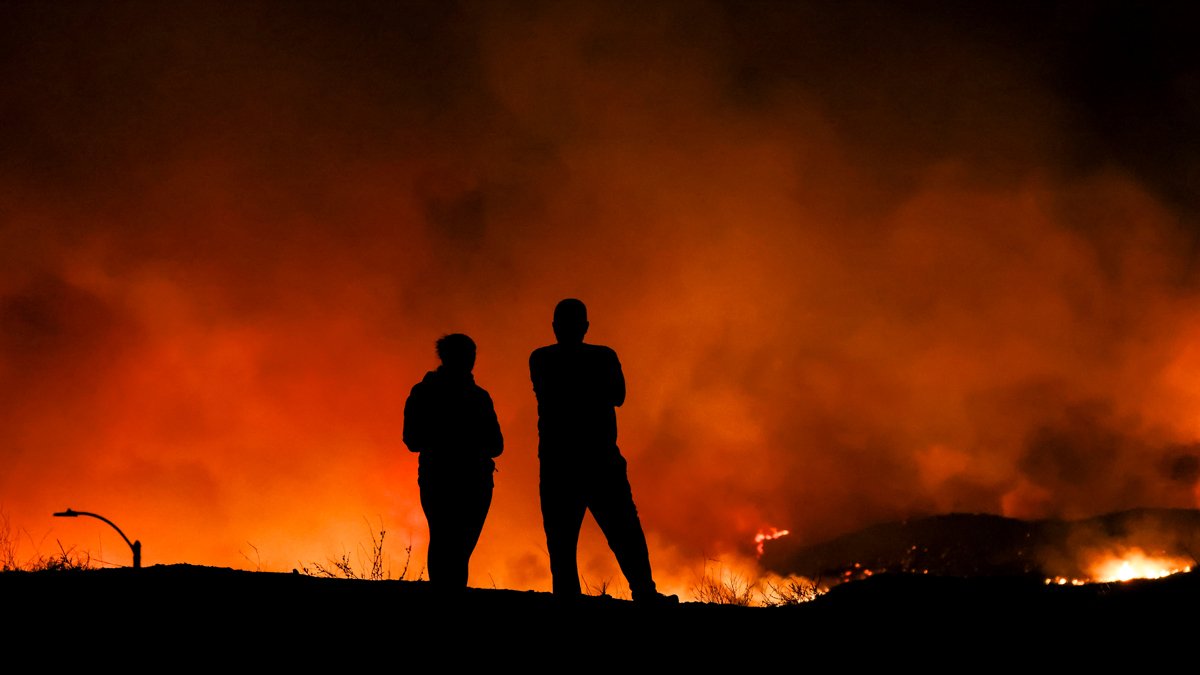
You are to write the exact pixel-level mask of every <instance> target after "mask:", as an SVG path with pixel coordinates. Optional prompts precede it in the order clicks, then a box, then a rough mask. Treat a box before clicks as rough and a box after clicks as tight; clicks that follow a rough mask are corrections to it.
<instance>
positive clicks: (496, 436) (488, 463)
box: [404, 335, 504, 590]
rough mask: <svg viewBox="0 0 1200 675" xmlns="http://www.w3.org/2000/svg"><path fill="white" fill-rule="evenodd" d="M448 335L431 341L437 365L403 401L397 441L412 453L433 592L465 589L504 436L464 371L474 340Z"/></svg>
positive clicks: (484, 398) (471, 362) (471, 359)
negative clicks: (415, 456) (426, 528)
mask: <svg viewBox="0 0 1200 675" xmlns="http://www.w3.org/2000/svg"><path fill="white" fill-rule="evenodd" d="M448 338H449V340H447V338H443V340H442V341H439V344H438V347H439V355H441V356H442V360H443V363H442V365H441V366H440V367H439V368H438V369H437V370H433V371H430V372H428V373H426V374H425V377H424V378H422V379H421V381H420V382H418V383H417V384H416V385H414V386H413V388H412V391H411V392H410V393H409V396H408V400H407V401H406V402H405V404H404V444H405V445H406V446H408V449H409V450H411V451H413V452H416V453H419V457H418V463H417V485H418V486H419V487H420V490H421V508H422V510H423V511H424V512H425V518H426V520H427V521H428V522H429V554H428V569H429V580H430V582H431V583H432V584H433V586H434V588H437V589H443V590H460V589H464V588H466V586H467V576H468V565H469V562H470V558H471V553H473V552H474V550H475V545H476V544H477V543H478V542H479V536H480V534H481V533H482V532H483V524H484V521H485V520H486V519H487V514H488V510H489V509H490V508H491V503H492V491H493V488H494V482H493V479H492V474H493V472H495V470H496V462H495V458H496V457H498V456H499V455H500V453H501V452H503V450H504V438H503V436H502V435H501V433H500V423H499V422H498V421H497V419H496V410H495V407H494V406H493V404H492V398H491V396H489V395H488V393H487V391H485V390H484V389H483V388H482V387H480V386H479V385H477V384H475V378H474V377H473V376H472V375H471V368H472V367H473V366H474V362H475V344H474V342H472V341H471V340H470V338H468V337H466V336H463V335H454V336H448ZM444 349H445V351H446V353H443V350H444Z"/></svg>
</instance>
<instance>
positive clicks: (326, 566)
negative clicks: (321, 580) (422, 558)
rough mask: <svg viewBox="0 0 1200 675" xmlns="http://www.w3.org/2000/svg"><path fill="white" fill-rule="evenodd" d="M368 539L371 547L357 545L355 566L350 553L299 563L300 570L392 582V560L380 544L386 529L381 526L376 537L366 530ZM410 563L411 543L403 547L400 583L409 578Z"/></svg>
mask: <svg viewBox="0 0 1200 675" xmlns="http://www.w3.org/2000/svg"><path fill="white" fill-rule="evenodd" d="M368 531H369V532H370V537H371V545H370V547H367V546H366V545H362V544H360V545H359V547H358V555H357V563H358V565H357V567H356V566H355V561H352V560H351V559H350V553H349V552H344V553H342V555H341V557H339V558H329V559H328V560H327V561H326V562H325V563H318V562H313V563H309V564H308V565H304V564H301V565H300V571H301V572H303V573H304V574H307V575H309V576H313V577H325V578H330V579H364V580H367V581H386V580H391V579H393V577H392V568H391V560H390V559H389V558H388V557H387V556H385V555H384V553H383V541H384V538H385V537H386V536H387V530H385V529H383V526H382V525H381V526H380V528H379V536H378V537H376V536H375V531H374V529H369V530H368ZM411 562H412V544H409V545H408V546H405V547H404V566H403V567H401V569H400V574H399V576H397V577H395V579H397V580H403V579H404V578H405V577H406V576H408V570H409V566H410V564H411ZM422 576H424V570H422V572H421V573H420V574H418V575H417V580H418V581H419V580H420V579H421V577H422Z"/></svg>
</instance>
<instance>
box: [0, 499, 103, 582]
mask: <svg viewBox="0 0 1200 675" xmlns="http://www.w3.org/2000/svg"><path fill="white" fill-rule="evenodd" d="M55 543H56V544H58V553H54V554H51V555H42V554H41V553H35V554H34V555H33V556H32V557H31V558H29V559H27V560H24V561H22V560H21V558H20V548H21V545H20V540H19V536H18V534H17V532H16V530H14V529H13V527H12V522H11V521H10V520H9V517H8V514H7V513H4V512H3V511H0V572H14V571H18V570H23V571H29V572H42V571H52V572H57V571H64V570H87V569H92V568H93V567H94V566H95V565H94V564H93V563H92V557H91V555H90V554H88V553H85V552H79V551H76V550H75V547H74V546H72V547H71V548H65V547H64V546H63V545H62V542H61V541H57V540H56V541H55Z"/></svg>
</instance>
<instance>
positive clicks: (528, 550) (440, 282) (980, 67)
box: [0, 2, 1200, 593]
mask: <svg viewBox="0 0 1200 675" xmlns="http://www.w3.org/2000/svg"><path fill="white" fill-rule="evenodd" d="M342 4H345V5H347V7H346V8H343V7H342V6H341V5H342ZM645 4H646V6H645V7H643V6H642V5H641V4H638V3H629V4H626V3H605V2H569V3H535V4H533V5H531V6H529V7H524V6H523V3H522V8H521V9H520V10H519V11H513V10H512V9H511V8H509V7H508V5H509V3H487V2H483V3H478V2H468V3H367V5H368V6H365V7H362V6H358V5H359V3H278V4H276V3H272V4H271V6H270V7H269V8H267V7H264V6H263V5H262V4H261V3H220V4H219V5H217V4H216V3H133V4H128V3H96V4H95V6H94V7H93V6H92V3H88V9H87V10H86V11H82V10H80V9H79V8H78V6H77V3H0V25H3V26H4V31H3V32H4V36H5V37H4V39H5V44H4V46H3V50H2V51H3V54H4V56H3V57H2V58H0V81H3V82H4V83H5V89H6V91H5V97H4V104H3V106H0V148H3V149H4V151H3V153H0V467H2V469H0V515H3V516H5V518H6V519H7V522H8V523H10V524H11V525H10V527H9V528H7V531H8V532H9V533H10V539H9V541H7V542H6V541H0V544H10V545H11V546H10V547H9V550H14V551H15V554H14V555H15V558H16V559H17V562H20V561H22V560H28V559H30V558H32V557H35V556H38V555H43V556H44V555H50V554H53V553H55V552H56V551H58V545H59V542H61V543H62V545H63V546H64V547H66V548H68V549H74V550H78V551H82V552H87V553H89V554H90V555H91V557H92V559H93V561H96V562H98V563H101V564H111V565H122V564H128V550H127V548H128V547H126V546H125V544H124V542H123V541H121V540H120V539H119V537H117V535H116V534H115V533H114V532H112V531H111V530H110V529H108V528H106V527H105V526H104V525H103V524H100V523H97V522H94V521H91V522H88V521H85V520H72V519H59V518H54V517H52V516H51V514H52V513H54V512H56V511H61V510H63V509H66V508H68V507H70V508H74V509H77V510H86V511H90V512H95V513H100V514H103V515H104V516H106V517H108V518H110V519H112V520H113V521H114V522H116V523H117V524H118V525H119V526H120V527H121V528H122V530H123V531H124V532H125V533H126V534H128V535H129V537H130V538H133V539H139V540H140V541H141V542H142V544H143V563H144V564H145V565H148V566H149V565H154V564H168V563H175V562H186V563H192V564H204V565H218V566H229V567H238V568H248V569H262V570H269V571H288V570H291V569H293V568H300V567H303V566H306V565H311V564H312V563H313V562H318V563H326V562H327V561H328V560H329V559H330V558H341V557H342V556H343V555H345V556H348V557H349V558H350V560H351V561H352V562H354V563H356V564H360V561H361V562H362V564H364V565H365V563H367V562H369V558H370V550H369V545H370V542H371V538H372V537H373V536H378V533H379V532H380V531H386V533H387V536H386V540H385V545H384V546H385V550H384V553H385V556H386V557H387V558H388V560H389V562H390V569H391V571H392V573H393V574H397V573H399V571H400V570H401V569H405V567H407V570H408V572H407V575H408V578H416V577H418V576H419V575H420V574H421V572H422V570H423V566H424V556H425V549H426V524H425V520H424V515H423V513H422V511H421V507H420V502H419V495H418V490H417V483H416V457H415V456H413V455H412V454H411V453H409V452H408V451H407V450H406V449H405V448H404V446H403V444H402V443H401V439H400V430H401V421H402V420H401V414H402V410H403V407H404V401H405V397H406V395H407V393H408V390H409V388H410V387H411V386H412V385H413V384H414V383H416V382H417V381H419V380H420V379H421V377H422V376H423V375H424V373H425V372H426V370H428V369H431V368H433V367H434V366H435V362H436V359H435V355H434V350H433V345H434V341H435V340H436V339H437V338H438V337H439V336H441V335H443V334H446V333H451V332H463V333H467V334H469V335H471V336H472V337H473V338H474V339H475V341H476V343H477V344H478V345H479V353H478V362H477V365H476V368H475V377H476V380H477V382H478V383H479V384H480V385H481V386H482V387H484V388H485V389H487V390H488V391H489V393H490V394H491V396H492V398H493V400H494V402H495V406H496V411H497V414H498V416H499V419H500V424H501V427H502V430H503V433H504V436H505V451H504V454H503V455H501V456H500V457H499V458H498V460H497V464H498V472H497V473H496V475H495V481H496V491H495V497H494V501H493V504H492V509H491V512H490V514H489V517H488V520H487V523H486V525H485V528H484V531H483V534H482V537H481V539H480V542H479V547H478V549H477V550H476V552H475V554H474V557H473V558H472V561H471V584H472V585H474V586H486V587H491V586H496V587H500V588H513V589H534V590H546V589H548V588H549V587H550V578H549V568H548V561H547V556H546V552H545V538H544V533H543V529H542V523H541V513H540V509H539V503H538V458H537V443H538V439H537V411H536V402H535V400H534V397H533V393H532V389H531V385H530V381H529V373H528V357H529V354H530V352H531V351H532V350H533V349H535V348H537V347H539V346H542V345H544V344H547V343H549V342H550V341H552V340H553V334H552V329H551V312H552V310H553V307H554V305H555V303H556V302H557V301H559V300H560V299H562V298H564V297H569V296H573V297H579V298H581V299H583V300H584V301H585V302H586V303H587V304H588V307H589V311H590V315H589V319H590V321H591V328H590V332H589V334H588V339H589V341H591V342H595V343H598V344H606V345H608V346H611V347H613V348H614V349H615V350H616V351H617V353H618V354H619V356H620V359H621V363H622V367H623V369H624V373H625V376H626V379H627V384H628V395H627V399H626V402H625V404H624V405H623V406H622V407H621V408H620V409H619V410H618V420H619V421H618V425H619V429H620V431H619V434H620V435H619V444H620V447H621V450H622V453H623V454H624V455H625V456H626V457H627V459H628V461H629V464H628V466H629V478H630V482H631V484H632V487H633V494H634V499H635V501H636V503H637V508H638V514H639V516H640V517H641V519H642V522H643V524H644V526H645V529H646V531H647V536H648V539H649V540H650V542H651V548H650V554H651V561H652V565H653V567H654V572H655V575H656V577H657V578H658V579H659V583H660V586H661V587H662V588H663V589H664V590H670V591H671V592H679V593H682V592H683V591H684V590H685V589H686V588H687V587H688V586H689V585H690V584H691V583H692V579H693V578H694V577H695V574H696V570H697V569H701V568H703V566H704V564H705V561H707V560H710V559H714V558H719V559H721V560H723V561H727V562H726V563H724V564H726V565H727V566H728V568H730V569H733V570H734V571H736V573H737V574H738V575H743V576H744V577H745V578H748V579H756V578H758V577H759V576H760V575H761V573H762V572H763V570H762V569H760V568H759V561H758V559H757V558H756V554H757V555H762V554H763V551H764V547H766V549H767V551H768V554H769V553H770V552H771V551H772V550H773V547H772V545H770V544H768V543H767V542H770V541H774V540H776V539H777V538H778V537H782V536H784V535H786V534H787V532H788V531H787V530H777V529H774V528H770V529H761V530H760V528H762V526H763V523H765V522H777V523H787V525H788V526H789V528H790V529H794V530H796V533H795V534H792V535H790V537H789V538H788V539H786V540H784V542H782V543H781V542H776V544H777V545H778V546H780V548H784V547H788V546H792V545H796V546H801V545H809V544H817V543H819V542H822V541H824V540H827V539H831V538H833V537H836V536H838V535H842V534H845V533H847V532H852V531H855V530H857V529H859V528H863V527H867V526H870V525H873V524H876V523H880V522H887V521H893V520H899V519H904V518H908V517H910V516H912V515H913V514H927V513H942V512H951V511H957V512H980V513H1005V514H1009V515H1016V516H1020V517H1024V518H1031V519H1032V518H1043V517H1062V518H1073V517H1076V516H1081V515H1091V514H1095V513H1102V512H1106V511H1111V510H1116V509H1124V508H1131V507H1134V506H1163V507H1176V508H1184V507H1189V508H1190V507H1195V506H1196V505H1197V504H1200V347H1198V346H1197V345H1200V302H1197V299H1198V297H1200V283H1198V278H1200V276H1198V275H1200V265H1196V264H1195V262H1196V260H1195V255H1194V254H1195V251H1196V247H1195V245H1194V243H1195V232H1196V231H1198V230H1197V227H1198V226H1197V223H1196V222H1195V221H1196V215H1195V214H1196V213H1200V209H1197V208H1188V205H1187V204H1186V203H1183V197H1180V195H1179V193H1177V192H1172V190H1171V188H1172V187H1173V186H1176V184H1177V183H1178V182H1180V181H1183V179H1181V178H1180V176H1183V177H1187V176H1194V175H1195V174H1194V170H1193V169H1194V165H1193V164H1192V163H1188V162H1191V161H1193V160H1191V159H1190V158H1191V155H1190V154H1188V153H1189V152H1191V150H1189V149H1188V148H1191V147H1194V146H1195V144H1194V143H1187V142H1183V141H1187V140H1189V139H1186V138H1184V139H1179V140H1178V141H1177V140H1175V139H1172V142H1171V145H1170V147H1171V148H1172V151H1171V152H1164V153H1158V154H1161V155H1162V156H1163V157H1165V158H1171V157H1176V158H1178V157H1183V158H1184V159H1177V160H1176V161H1177V162H1178V165H1176V166H1163V167H1157V166H1154V167H1148V166H1146V165H1144V164H1138V163H1137V162H1132V161H1126V160H1129V158H1128V157H1125V156H1117V155H1115V154H1112V153H1114V152H1115V150H1114V148H1116V147H1117V146H1118V145H1120V144H1119V143H1117V142H1116V141H1117V140H1120V139H1112V138H1107V137H1105V136H1104V134H1105V133H1108V132H1109V131H1110V130H1112V129H1114V128H1129V126H1130V125H1127V124H1115V123H1112V122H1113V121H1112V120H1096V119H1090V118H1089V117H1088V116H1089V115H1090V114H1091V113H1092V111H1093V110H1094V109H1095V107H1096V101H1091V100H1089V101H1085V102H1083V103H1080V102H1077V101H1075V100H1074V99H1073V97H1074V96H1075V95H1076V94H1077V93H1078V92H1093V93H1094V94H1095V95H1097V96H1099V95H1102V94H1104V93H1106V92H1109V91H1110V90H1111V91H1120V90H1122V88H1121V87H1095V86H1091V85H1089V86H1072V87H1064V88H1062V89H1060V88H1058V86H1057V79H1058V75H1057V74H1058V73H1066V72H1069V71H1071V69H1073V68H1082V67H1084V66H1085V65H1086V64H1091V63H1093V62H1104V59H1095V58H1093V57H1094V56H1095V54H1094V53H1093V52H1092V51H1090V50H1088V49H1083V48H1080V49H1081V51H1078V52H1074V51H1072V49H1074V48H1075V47H1074V44H1075V43H1073V42H1071V41H1070V40H1073V39H1074V37H1073V36H1075V35H1077V34H1078V33H1079V32H1080V31H1083V30H1084V29H1083V28H1080V27H1079V26H1076V25H1074V23H1073V24H1072V25H1070V26H1068V27H1065V28H1063V27H1058V28H1055V27H1054V26H1046V25H1043V24H1041V23H1037V24H1035V23H1028V24H1026V22H1022V21H1016V20H1009V19H1012V18H1013V17H1007V18H1006V20H1004V21H996V22H989V23H986V24H978V25H976V26H977V27H978V28H979V30H974V29H972V30H966V31H962V32H959V31H958V30H957V29H956V26H959V25H960V24H961V22H962V21H976V20H978V19H977V18H976V10H975V9H974V8H973V7H972V8H971V10H970V11H969V12H965V13H964V14H963V16H961V17H958V18H955V19H952V20H946V21H940V20H938V21H931V20H929V18H930V17H928V16H919V15H922V14H924V13H923V12H914V13H911V14H910V13H909V12H907V11H906V10H904V9H896V10H895V11H886V12H879V11H876V9H874V8H873V7H867V8H865V9H864V8H863V7H862V6H861V5H860V3H811V4H810V3H795V4H803V7H802V8H800V9H798V10H792V9H789V6H790V5H792V4H794V3H761V6H760V3H750V4H751V5H752V7H748V8H746V9H737V10H736V11H735V10H734V9H733V6H734V5H736V4H737V3H732V2H729V3H721V2H717V3H689V2H664V3H645ZM651 4H652V5H653V8H650V7H649V6H650V5H651ZM939 4H945V5H946V6H947V7H951V6H954V5H957V4H958V3H939ZM963 4H964V6H965V5H966V4H968V3H963ZM1000 4H1006V3H997V5H1000ZM1011 4H1014V5H1021V6H1022V7H1027V6H1028V5H1036V4H1038V3H1011ZM725 5H729V7H725ZM947 11H956V10H950V9H948V10H947ZM1013 11H1031V10H1028V9H1015V10H1013ZM1096 11H1097V12H1103V11H1105V10H1102V9H1097V10H1096ZM793 12H795V13H793ZM979 14H980V16H984V17H985V19H986V18H987V17H986V16H985V13H984V12H980V13H979ZM1049 14H1055V16H1057V14H1064V15H1065V14H1066V13H1061V12H1060V13H1057V14H1056V13H1053V12H1051V13H1049ZM1098 18H1099V17H1098ZM1085 23H1087V24H1088V25H1092V24H1094V25H1098V26H1099V25H1109V24H1110V23H1111V22H1106V21H1101V20H1096V21H1088V22H1085ZM1130 23H1131V24H1133V25H1141V24H1138V23H1137V22H1130ZM972 25H975V24H972ZM1021 25H1037V26H1039V28H1038V31H1037V34H1039V35H1055V36H1057V35H1058V34H1057V33H1055V30H1058V29H1059V28H1061V29H1062V30H1063V33H1062V34H1061V35H1062V36H1064V40H1063V42H1062V43H1061V44H1060V43H1059V42H1054V43H1052V44H1051V45H1048V46H1049V47H1050V48H1048V49H1041V50H1039V49H1026V48H1025V43H1024V42H1023V41H1022V40H1016V39H1013V40H1009V39H1006V36H1005V35H1004V31H1007V30H1016V28H1013V27H1015V26H1021ZM837 31H850V32H852V33H853V34H852V35H851V34H846V35H841V34H839V33H838V32H837ZM981 36H991V37H989V39H987V40H983V41H981V40H980V37H981ZM1110 42H1113V43H1117V44H1121V41H1110ZM1135 42H1136V43H1137V44H1143V43H1145V44H1154V43H1153V41H1151V40H1142V39H1139V40H1137V41H1135ZM913 45H917V46H919V48H912V47H913ZM1043 46H1046V45H1043ZM1159 51H1160V52H1161V53H1163V54H1171V53H1173V52H1172V50H1171V49H1166V48H1164V49H1162V50H1159ZM1156 53H1157V52H1156ZM1059 54H1064V55H1066V56H1069V57H1071V58H1070V61H1069V64H1070V66H1071V67H1070V68H1063V67H1059V66H1060V65H1061V64H1057V65H1056V64H1047V63H1046V62H1045V61H1044V60H1045V59H1047V58H1050V57H1052V56H1054V55H1059ZM1144 60H1145V59H1140V58H1137V59H1123V60H1122V63H1125V62H1129V63H1141V62H1143V61H1144ZM881 63H884V64H886V66H887V67H885V68H880V67H879V64H881ZM1089 67H1090V66H1089ZM1048 74H1054V77H1051V76H1050V75H1048ZM1089 74H1090V75H1092V76H1095V77H1094V79H1091V80H1088V82H1092V83H1094V82H1104V81H1106V80H1104V79H1103V78H1101V77H1099V76H1098V75H1099V74H1097V73H1089ZM1166 75H1169V73H1168V74H1166ZM1166 75H1163V76H1161V77H1147V78H1145V80H1144V84H1143V83H1141V82H1139V85H1138V86H1137V87H1125V88H1124V89H1129V90H1134V91H1137V92H1138V93H1139V95H1141V96H1142V98H1141V99H1139V103H1138V105H1139V106H1140V105H1143V103H1142V101H1143V100H1146V94H1147V91H1146V89H1147V88H1149V87H1152V86H1153V83H1178V82H1184V81H1188V82H1190V80H1187V79H1186V78H1182V79H1181V77H1174V76H1172V77H1168V76H1166ZM1063 77H1067V76H1066V75H1063ZM1171 97H1172V100H1174V99H1178V98H1180V97H1179V95H1178V92H1177V91H1172V92H1171ZM1144 105H1149V104H1148V103H1147V104H1144ZM1132 109H1133V110H1135V111H1141V108H1132ZM1120 110H1122V111H1124V110H1125V108H1120ZM1190 112H1191V111H1189V113H1190ZM1145 119H1147V120H1150V123H1147V124H1145V125H1135V126H1136V127H1137V128H1138V129H1144V130H1146V133H1151V132H1152V131H1153V130H1155V129H1166V130H1169V131H1171V132H1175V131H1176V130H1177V129H1178V128H1179V127H1180V126H1181V125H1179V124H1170V123H1169V122H1171V120H1170V119H1169V118H1156V117H1146V118H1145ZM1186 119H1188V120H1190V119H1192V116H1191V115H1190V114H1189V116H1188V117H1187V118H1186ZM1089 121H1090V122H1091V124H1090V125H1089ZM1137 140H1138V143H1139V148H1140V147H1141V146H1142V145H1147V146H1149V145H1151V144H1150V143H1143V139H1142V138H1141V137H1140V136H1139V137H1138V138H1137ZM1135 149H1138V148H1135ZM1148 154H1149V153H1148ZM1156 156H1157V155H1156ZM1138 157H1140V155H1138ZM1185 160H1186V161H1185ZM1159 169H1161V172H1160V171H1159ZM1164 176H1167V177H1168V178H1167V179H1164V178H1163V177H1164ZM1164 180H1165V181H1166V182H1165V183H1164ZM1171 181H1176V182H1175V183H1173V182H1171ZM1183 182H1186V181H1183ZM1194 192H1195V191H1194V190H1191V189H1190V187H1189V189H1187V190H1184V191H1183V193H1184V197H1186V198H1189V199H1193V198H1194ZM751 542H753V543H751ZM364 547H366V548H364ZM579 562H580V570H581V575H582V576H583V577H584V580H585V585H586V586H588V587H589V588H609V589H611V590H614V591H619V590H620V589H619V588H618V587H619V586H620V584H621V583H622V581H621V580H622V577H621V574H620V570H619V567H618V566H617V565H616V562H615V560H614V559H613V556H612V553H611V551H610V550H609V548H608V546H607V543H606V541H605V540H604V538H603V535H602V533H601V532H600V530H599V528H598V527H597V526H596V525H595V523H594V521H592V519H591V518H588V519H587V520H586V521H585V525H584V530H583V532H582V536H581V541H580V551H579ZM858 574H861V575H867V574H870V571H869V570H866V571H860V572H858ZM610 582H611V583H610Z"/></svg>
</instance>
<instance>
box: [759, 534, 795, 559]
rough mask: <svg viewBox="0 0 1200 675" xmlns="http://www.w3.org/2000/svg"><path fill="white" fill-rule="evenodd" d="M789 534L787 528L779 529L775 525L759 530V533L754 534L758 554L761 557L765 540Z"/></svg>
mask: <svg viewBox="0 0 1200 675" xmlns="http://www.w3.org/2000/svg"><path fill="white" fill-rule="evenodd" d="M788 534H790V533H789V532H788V531H787V530H777V529H775V528H773V527H772V528H768V529H766V530H759V532H758V534H756V535H754V545H755V550H757V551H758V555H759V556H760V557H761V556H762V554H763V544H764V543H765V542H768V541H771V540H772V539H778V538H780V537H786V536H787V535H788Z"/></svg>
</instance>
